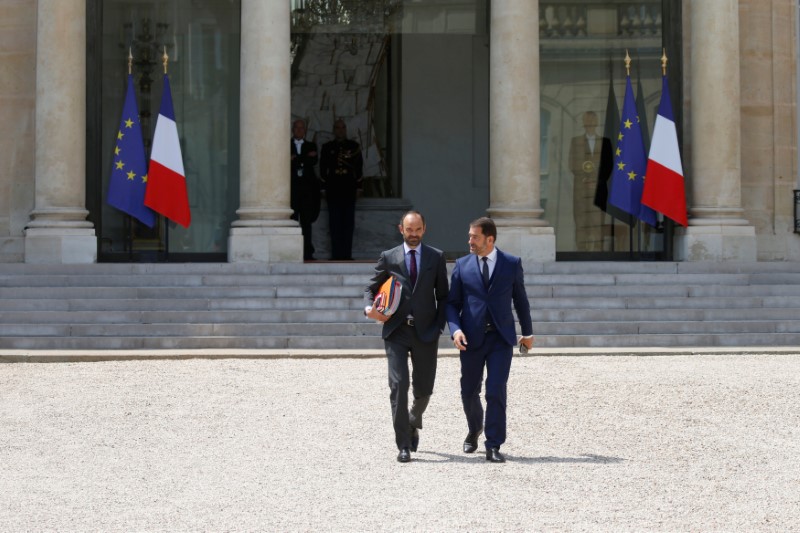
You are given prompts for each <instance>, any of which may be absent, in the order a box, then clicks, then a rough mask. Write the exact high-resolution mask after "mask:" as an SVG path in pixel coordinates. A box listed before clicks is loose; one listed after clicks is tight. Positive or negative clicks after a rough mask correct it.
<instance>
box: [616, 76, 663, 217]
mask: <svg viewBox="0 0 800 533" xmlns="http://www.w3.org/2000/svg"><path fill="white" fill-rule="evenodd" d="M646 168H647V152H645V149H644V141H643V140H642V128H641V125H640V124H639V117H638V112H637V111H636V100H635V99H634V97H633V87H632V85H631V77H630V76H628V79H627V83H626V85H625V101H624V103H623V104H622V117H621V118H620V125H619V135H617V151H616V152H615V153H614V169H613V171H612V173H611V181H610V184H609V193H608V201H609V203H611V204H612V205H614V206H616V207H618V208H620V209H622V210H623V211H625V212H627V213H630V214H631V215H633V216H634V217H636V218H638V219H639V220H641V221H642V222H647V223H648V224H650V225H651V226H655V225H656V213H655V211H653V210H652V209H650V208H649V207H647V206H646V205H643V204H642V190H643V189H644V179H645V176H644V173H645V169H646Z"/></svg>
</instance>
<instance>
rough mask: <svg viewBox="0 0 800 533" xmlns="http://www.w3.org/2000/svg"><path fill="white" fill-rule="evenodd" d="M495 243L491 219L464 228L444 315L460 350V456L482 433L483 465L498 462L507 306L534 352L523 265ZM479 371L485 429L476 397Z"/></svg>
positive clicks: (512, 340)
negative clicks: (463, 430)
mask: <svg viewBox="0 0 800 533" xmlns="http://www.w3.org/2000/svg"><path fill="white" fill-rule="evenodd" d="M496 240H497V227H496V226H495V224H494V221H493V220H492V219H490V218H486V217H483V218H479V219H477V220H475V221H473V222H472V223H471V224H470V225H469V251H470V255H468V256H466V257H462V258H461V259H459V260H458V261H456V265H455V268H454V269H453V275H452V277H451V278H450V294H449V297H448V299H447V306H446V309H447V311H446V312H447V323H448V326H449V327H450V333H451V335H452V337H453V344H454V345H455V347H456V348H458V349H459V350H461V401H462V402H463V404H464V414H465V415H466V416H467V426H468V428H469V433H468V434H467V438H466V439H465V440H464V453H473V452H474V451H475V450H477V449H478V437H479V436H480V434H481V433H482V432H483V431H484V428H485V432H486V460H487V461H491V462H493V463H503V462H505V458H504V457H503V455H502V454H501V453H500V446H502V444H503V443H504V442H505V440H506V383H507V382H508V374H509V371H510V369H511V356H512V353H513V351H514V346H516V345H517V335H516V330H515V324H514V315H513V314H512V313H511V305H512V303H513V305H514V309H515V310H516V312H517V318H518V319H519V323H520V328H521V329H522V338H521V339H520V340H519V343H520V344H522V345H524V346H525V347H526V348H527V349H530V348H532V347H533V324H532V321H531V310H530V304H529V303H528V295H527V293H526V292H525V279H524V274H523V271H522V261H521V260H520V258H519V257H516V256H513V255H511V254H507V253H505V252H502V251H500V250H498V249H497V248H495V246H494V243H495V241H496ZM484 368H486V421H485V424H484V411H483V405H482V404H481V398H480V393H481V386H482V382H483V369H484Z"/></svg>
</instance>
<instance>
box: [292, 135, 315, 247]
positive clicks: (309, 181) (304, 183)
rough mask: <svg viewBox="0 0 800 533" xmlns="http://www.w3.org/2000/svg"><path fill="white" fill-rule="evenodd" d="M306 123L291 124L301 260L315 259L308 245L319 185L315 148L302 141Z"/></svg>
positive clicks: (293, 200)
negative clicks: (301, 247)
mask: <svg viewBox="0 0 800 533" xmlns="http://www.w3.org/2000/svg"><path fill="white" fill-rule="evenodd" d="M305 136H306V123H305V121H303V120H295V121H294V123H293V124H292V139H291V153H292V192H291V208H292V210H293V211H294V213H293V214H292V218H293V219H294V220H297V221H298V222H300V228H301V229H302V230H303V259H304V260H306V261H313V260H314V245H313V244H311V224H313V223H314V221H316V220H317V217H319V209H320V198H321V193H320V182H319V179H317V174H316V172H314V165H316V164H317V160H318V159H319V157H318V155H317V145H316V144H315V143H313V142H311V141H307V140H305Z"/></svg>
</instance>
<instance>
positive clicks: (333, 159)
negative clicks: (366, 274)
mask: <svg viewBox="0 0 800 533" xmlns="http://www.w3.org/2000/svg"><path fill="white" fill-rule="evenodd" d="M333 134H334V137H335V138H334V140H332V141H330V142H327V143H325V144H324V145H322V154H321V157H320V161H319V169H320V174H321V178H322V184H323V187H324V189H325V194H326V196H327V198H328V212H329V215H330V228H331V259H333V260H339V261H344V260H351V259H353V231H354V230H355V221H356V198H357V197H358V193H359V191H361V188H362V183H361V181H362V175H363V171H364V170H363V166H364V163H363V158H362V156H361V146H360V145H359V144H358V143H357V142H355V141H353V140H350V139H348V138H347V126H346V125H345V123H344V121H343V120H342V119H338V120H337V121H336V122H334V124H333Z"/></svg>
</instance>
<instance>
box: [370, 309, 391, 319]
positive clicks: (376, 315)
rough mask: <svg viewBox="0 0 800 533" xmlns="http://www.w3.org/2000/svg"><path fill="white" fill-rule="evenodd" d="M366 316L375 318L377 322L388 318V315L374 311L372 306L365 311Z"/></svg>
mask: <svg viewBox="0 0 800 533" xmlns="http://www.w3.org/2000/svg"><path fill="white" fill-rule="evenodd" d="M367 318H371V319H372V320H377V321H378V322H386V321H387V320H389V317H388V316H386V315H384V314H383V313H380V312H378V311H376V310H375V308H374V307H370V308H369V311H367Z"/></svg>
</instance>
